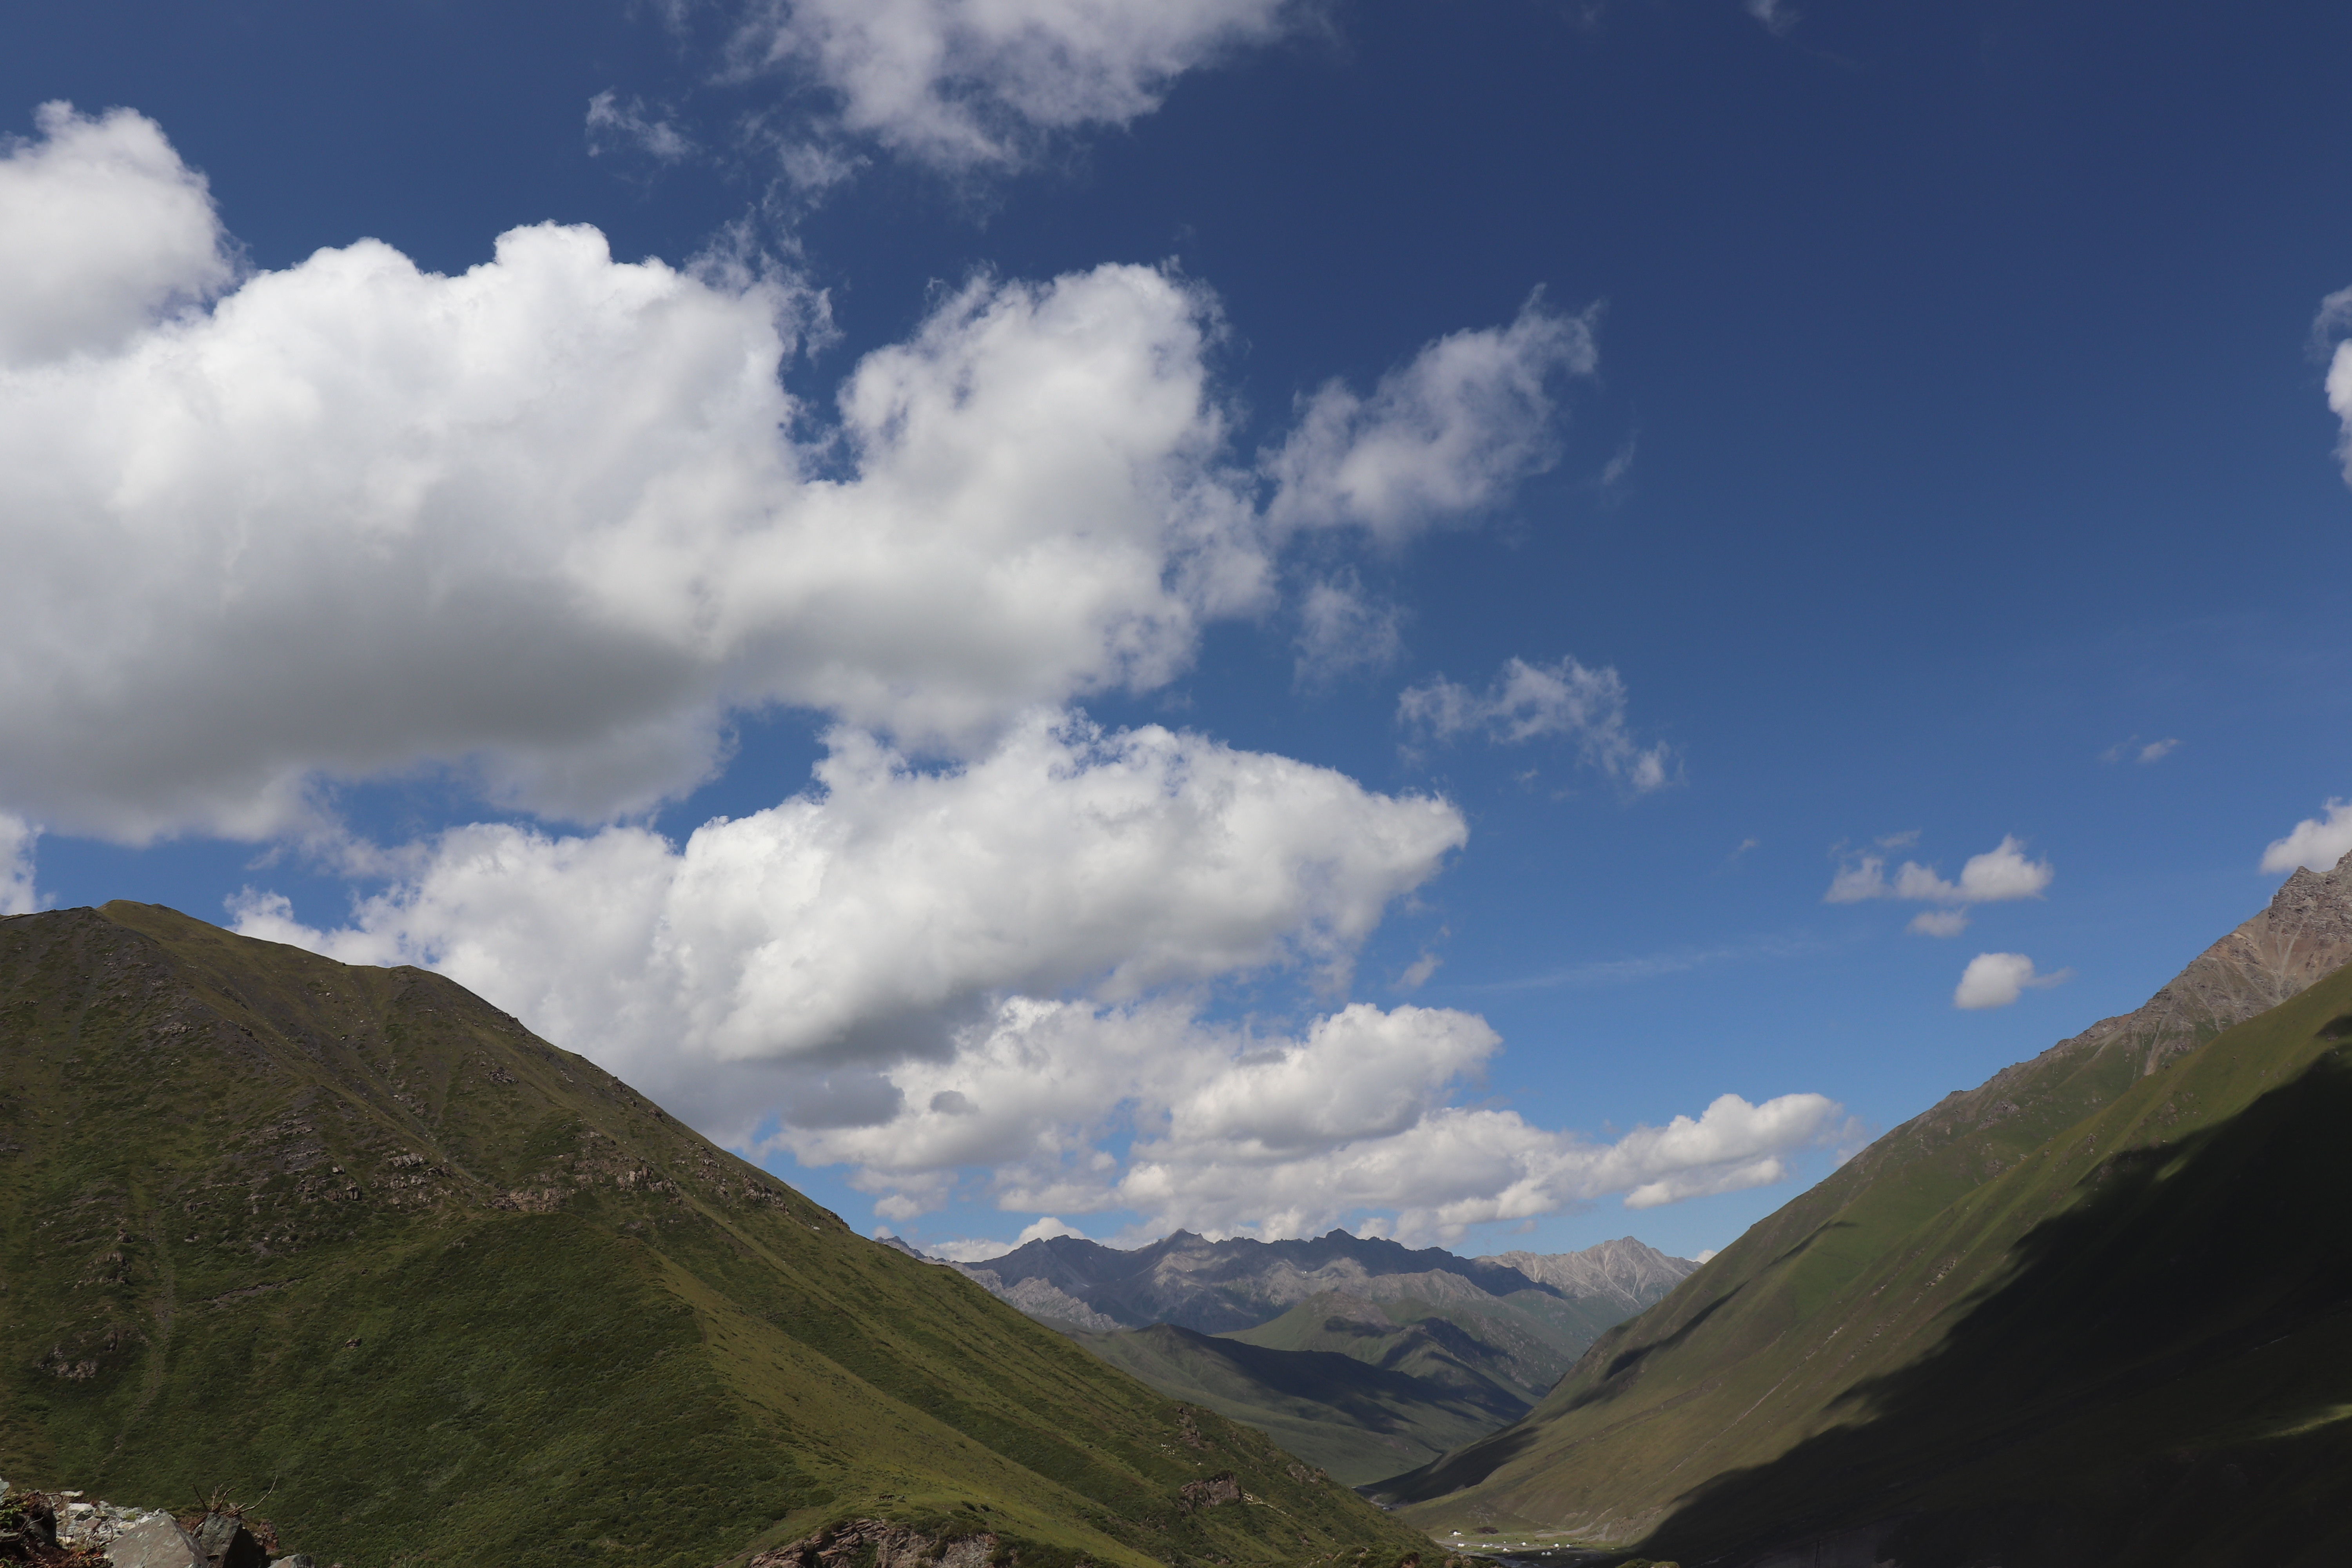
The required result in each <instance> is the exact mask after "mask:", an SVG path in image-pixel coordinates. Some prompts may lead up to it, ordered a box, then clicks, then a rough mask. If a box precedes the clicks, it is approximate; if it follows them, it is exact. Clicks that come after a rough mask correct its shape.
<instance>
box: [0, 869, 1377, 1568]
mask: <svg viewBox="0 0 2352 1568" xmlns="http://www.w3.org/2000/svg"><path fill="white" fill-rule="evenodd" d="M0 1100H5V1105H6V1107H7V1116H6V1119H5V1122H0V1346H5V1347H6V1352H7V1353H6V1354H5V1356H0V1474H5V1475H6V1476H7V1477H8V1478H9V1479H10V1480H12V1481H14V1482H16V1483H18V1484H20V1485H26V1484H32V1485H43V1484H47V1485H63V1486H72V1487H79V1488H82V1489H88V1490H90V1491H92V1492H94V1493H102V1494H104V1495H107V1496H110V1497H111V1498H113V1499H115V1500H120V1501H126V1502H134V1503H136V1502H143V1503H149V1504H163V1503H173V1502H177V1501H181V1500H189V1499H193V1498H194V1497H196V1496H198V1495H200V1494H206V1493H210V1492H212V1491H214V1490H215V1489H225V1490H226V1492H227V1493H229V1494H230V1495H231V1496H233V1497H237V1498H242V1499H247V1500H251V1499H255V1498H258V1497H260V1496H261V1495H262V1494H263V1493H264V1492H268V1493H269V1502H268V1512H269V1513H270V1514H271V1516H272V1517H273V1518H275V1519H276V1520H277V1521H278V1522H279V1524H280V1526H281V1528H282V1529H283V1530H284V1531H285V1534H286V1537H287V1539H288V1540H289V1541H292V1542H297V1543H299V1544H300V1545H301V1546H302V1547H303V1548H304V1549H306V1550H309V1551H311V1552H315V1553H317V1554H318V1555H320V1558H321V1560H322V1561H335V1560H339V1561H341V1562H342V1563H348V1564H350V1565H351V1568H380V1565H389V1564H393V1563H408V1564H423V1563H448V1564H465V1563H490V1562H495V1563H501V1564H512V1565H520V1568H527V1565H531V1564H541V1563H558V1562H561V1563H579V1562H582V1561H590V1562H594V1561H613V1562H617V1563H633V1564H648V1565H651V1564H665V1565H678V1568H688V1565H693V1568H700V1565H703V1564H713V1563H719V1562H721V1561H740V1560H742V1559H743V1558H745V1557H748V1556H749V1555H750V1554H751V1551H752V1550H753V1549H754V1548H756V1547H760V1546H763V1545H767V1544H772V1543H775V1542H782V1541H784V1540H789V1539H793V1538H796V1537H798V1536H800V1535H803V1534H805V1533H808V1532H809V1531H812V1530H814V1529H815V1528H817V1527H820V1526H822V1525H824V1524H826V1523H828V1522H830V1521H837V1520H844V1519H850V1518H861V1517H871V1518H888V1519H896V1520H901V1521H910V1522H915V1523H919V1524H922V1525H924V1526H925V1527H926V1528H929V1529H932V1530H933V1531H934V1532H935V1533H941V1534H970V1533H975V1532H977V1531H982V1530H985V1531H990V1532H992V1533H995V1534H996V1535H998V1536H999V1537H1000V1539H1001V1540H1003V1542H1007V1543H1008V1544H1010V1545H1013V1546H1015V1547H1017V1549H1018V1550H1019V1551H1020V1553H1021V1560H1022V1561H1023V1562H1024V1563H1042V1564H1050V1563H1056V1562H1063V1563H1067V1562H1075V1561H1076V1560H1078V1559H1081V1558H1084V1559H1088V1560H1091V1561H1094V1562H1097V1563H1105V1564H1109V1563H1127V1564H1135V1565H1137V1568H1140V1565H1141V1564H1143V1563H1147V1562H1150V1561H1160V1562H1168V1563H1211V1562H1222V1561H1227V1560H1230V1561H1232V1562H1235V1563H1277V1562H1301V1561H1310V1560H1315V1559H1318V1558H1324V1557H1328V1556H1331V1555H1333V1554H1344V1555H1346V1556H1348V1557H1349V1559H1351V1560H1352V1559H1353V1558H1354V1557H1355V1556H1356V1555H1357V1554H1358V1553H1359V1552H1370V1553H1372V1554H1373V1559H1374V1560H1375V1561H1378V1560H1387V1561H1393V1560H1395V1558H1396V1557H1398V1556H1399V1555H1401V1554H1402V1553H1405V1552H1411V1551H1412V1550H1413V1549H1414V1548H1415V1547H1416V1545H1417V1544H1419V1543H1420V1542H1419V1538H1417V1537H1416V1536H1414V1535H1412V1534H1411V1533H1409V1532H1407V1531H1404V1530H1402V1529H1401V1528H1400V1527H1399V1526H1398V1525H1397V1524H1395V1523H1394V1522H1392V1521H1389V1520H1387V1519H1384V1518H1383V1517H1381V1515H1380V1514H1379V1513H1377V1512H1376V1511H1374V1510H1370V1509H1369V1508H1367V1507H1366V1506H1365V1505H1363V1504H1362V1503H1361V1502H1360V1501H1359V1500H1357V1499H1356V1498H1354V1497H1353V1496H1351V1495H1350V1494H1349V1493H1348V1492H1347V1491H1346V1490H1345V1489H1343V1488H1340V1487H1338V1486H1335V1485H1333V1484H1332V1483H1330V1482H1329V1481H1328V1480H1327V1479H1321V1478H1318V1477H1317V1476H1316V1475H1315V1474H1314V1473H1313V1472H1312V1471H1311V1470H1310V1469H1308V1468H1307V1467H1305V1466H1302V1465H1299V1464H1298V1463H1297V1462H1296V1461H1295V1460H1293V1459H1292V1458H1290V1457H1288V1456H1287V1455H1285V1454H1283V1453H1282V1452H1281V1451H1279V1450H1278V1449H1276V1448H1275V1447H1273V1446H1272V1445H1271V1444H1269V1443H1268V1442H1267V1441H1266V1440H1265V1438H1264V1437H1263V1436H1260V1435H1258V1434H1257V1433H1255V1432H1252V1431H1249V1430H1247V1429H1244V1428H1242V1427H1238V1426H1234V1425H1233V1424H1231V1423H1229V1422H1226V1421H1224V1420H1223V1419H1222V1418H1220V1417H1218V1416H1216V1415H1213V1414H1212V1413H1210V1412H1207V1411H1203V1410H1197V1409H1192V1408H1190V1407H1187V1406H1184V1405H1179V1404H1176V1403H1173V1402H1171V1401H1169V1400H1166V1399H1162V1398H1160V1397H1159V1396H1158V1395H1156V1394H1152V1393H1151V1392H1150V1391H1149V1390H1148V1389H1146V1388H1144V1387H1143V1386H1142V1385H1140V1384H1138V1383H1136V1382H1135V1381H1134V1380H1133V1379H1131V1378H1129V1377H1128V1376H1127V1375H1125V1374H1124V1373H1119V1372H1118V1371H1116V1370H1114V1369H1112V1368H1110V1367H1108V1366H1107V1365H1105V1364H1104V1363H1102V1362H1101V1361H1100V1360H1099V1359H1097V1358H1096V1357H1094V1356H1092V1355H1089V1354H1087V1353H1086V1352H1083V1351H1082V1350H1080V1349H1078V1348H1077V1347H1076V1346H1075V1345H1072V1344H1070V1343H1069V1342H1067V1341H1066V1340H1065V1339H1063V1338H1062V1337H1061V1336H1059V1335H1057V1334H1055V1333H1053V1332H1051V1331H1047V1330H1045V1329H1043V1328H1041V1327H1039V1326H1038V1325H1036V1324H1034V1323H1032V1322H1031V1321H1028V1320H1026V1319H1024V1318H1023V1317H1022V1316H1021V1315H1020V1314H1018V1313H1016V1312H1014V1311H1013V1310H1010V1309H1008V1308H1006V1307H1004V1306H1003V1305H1002V1304H1001V1303H999V1302H997V1301H995V1300H992V1298H991V1297H989V1296H988V1294H987V1293H986V1292H985V1291H983V1290H982V1289H979V1288H978V1287H976V1286H974V1285H972V1284H971V1282H970V1281H968V1280H965V1279H961V1278H959V1277H958V1276H956V1275H955V1274H954V1273H953V1272H952V1271H950V1270H948V1269H944V1268H933V1267H930V1266H928V1265H926V1264H923V1263H920V1262H918V1261H916V1260H914V1259H912V1258H907V1257H904V1256H902V1255H900V1254H898V1253H896V1252H893V1251H891V1250H889V1249H887V1248H884V1247H877V1246H876V1245H874V1244H873V1243H871V1242H869V1241H867V1240H866V1239H864V1238H862V1237H858V1236H856V1235H855V1234H854V1233H852V1232H851V1231H849V1230H848V1229H847V1227H845V1226H844V1225H843V1224H842V1223H841V1221H840V1220H839V1219H837V1218H836V1217H835V1216H834V1215H830V1214H828V1213H826V1212H825V1211H824V1210H823V1209H820V1208H818V1207H817V1206H815V1205H813V1204H811V1203H809V1202H808V1201H807V1200H806V1199H804V1198H803V1197H802V1196H801V1195H800V1194H797V1193H794V1192H793V1191H792V1190H791V1189H789V1188H788V1187H785V1186H783V1185H782V1184H780V1183H778V1182H776V1181H775V1180H774V1179H773V1178H772V1177H769V1176H767V1175H766V1174H764V1173H761V1172H760V1171H758V1170H757V1169H755V1168H754V1167H752V1166H751V1165H748V1164H746V1163H743V1162H741V1161H740V1160H737V1159H735V1158H734V1157H732V1156H730V1155H729V1154H727V1153H725V1152H722V1151H720V1150H718V1149H716V1148H714V1147H713V1146H711V1145H710V1144H709V1143H708V1142H705V1141H703V1140H702V1139H700V1138H699V1137H698V1136H696V1135H695V1134H694V1133H692V1132H691V1131H688V1130H687V1129H685V1128H683V1127H680V1126H679V1125H677V1122H675V1121H672V1120H671V1119H670V1118H668V1117H667V1116H666V1115H665V1114H664V1113H663V1112H662V1111H661V1110H660V1109H659V1108H658V1107H656V1106H655V1105H653V1104H652V1103H651V1102H649V1101H647V1100H645V1099H643V1098H642V1097H641V1096H638V1095H636V1094H635V1093H634V1092H633V1091H631V1090H630V1089H628V1088H627V1087H626V1086H625V1085H624V1084H622V1083H620V1082H619V1081H618V1080H616V1079H613V1078H612V1077H610V1076H609V1075H607V1074H605V1073H604V1072H602V1071H600V1070H599V1069H598V1068H595V1067H593V1065H591V1064H590V1063H588V1062H587V1061H585V1060H584V1059H583V1058H579V1057H576V1056H572V1055H571V1054H569V1053H567V1052H564V1051H561V1050H558V1049H556V1048H554V1047H551V1046H549V1045H547V1044H546V1043H544V1042H542V1041H540V1040H538V1039H535V1038H534V1037H531V1036H530V1034H529V1033H528V1032H526V1031H525V1030H524V1029H522V1028H521V1026H520V1025H518V1024H517V1023H516V1022H515V1021H514V1020H513V1019H511V1018H509V1017H508V1016H505V1015H503V1014H501V1013H499V1012H498V1011H497V1010H496V1009H494V1008H491V1007H490V1006H488V1005H487V1004H485V1003H483V1002H481V1001H480V1000H479V999H478V998H476V997H473V996H471V995H469V994H467V993H466V992H464V991H463V990H461V989H459V988H458V987H457V986H456V985H454V984H450V983H449V982H447V981H446V980H443V979H440V978H439V977H437V976H436V975H433V974H430V973H425V972H422V971H418V970H415V969H397V970H378V969H353V968H348V967H345V966H343V965H340V964H336V963H330V962H328V961H326V960H323V959H320V958H318V957H316V956H314V955H312V954H309V953H306V952H299V951H298V950H295V949H291V948H285V947H279V946H276V945H273V944H269V943H264V942H253V941H249V940H247V939H244V938H240V937H236V936H233V935H230V934H228V933H226V932H224V931H217V930H215V929H214V928H212V927H209V926H205V925H204V924H202V923H201V922H198V921H192V920H188V919H187V918H185V917H184V916H181V915H178V914H176V913H174V912H173V911H170V910H162V909H157V908H152V907H148V906H140V905H127V904H114V905H109V906H108V907H107V908H106V910H103V911H98V910H65V911H58V912H53V913H47V914H38V915H26V916H18V917H15V918H12V919H7V920H5V921H0ZM1225 1471H1231V1472H1233V1473H1234V1475H1235V1476H1236V1477H1237V1478H1238V1480H1239V1484H1240V1488H1241V1489H1242V1490H1243V1491H1244V1492H1245V1493H1246V1494H1247V1500H1242V1501H1235V1502H1232V1503H1228V1504H1224V1505H1223V1506H1212V1507H1202V1506H1199V1505H1200V1503H1201V1501H1202V1494H1201V1492H1200V1490H1199V1489H1195V1493H1194V1495H1193V1496H1192V1498H1190V1499H1188V1498H1187V1497H1186V1495H1185V1494H1184V1492H1183V1488H1184V1487H1185V1486H1186V1485H1187V1483H1190V1482H1192V1481H1196V1480H1202V1479H1207V1478H1210V1477H1213V1476H1214V1475H1217V1474H1220V1473H1222V1472H1225Z"/></svg>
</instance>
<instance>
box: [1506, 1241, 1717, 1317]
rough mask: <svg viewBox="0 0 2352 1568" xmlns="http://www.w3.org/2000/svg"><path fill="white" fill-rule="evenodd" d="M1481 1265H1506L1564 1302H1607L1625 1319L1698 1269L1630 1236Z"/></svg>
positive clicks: (1516, 1255) (1514, 1255) (1511, 1255)
mask: <svg viewBox="0 0 2352 1568" xmlns="http://www.w3.org/2000/svg"><path fill="white" fill-rule="evenodd" d="M1481 1261H1482V1262H1486V1263H1501V1264H1506V1265H1507V1266H1509V1267H1510V1268H1516V1269H1517V1270H1518V1271H1519V1272H1520V1273H1522V1274H1524V1275H1526V1276H1527V1277H1528V1279H1534V1280H1537V1281H1538V1282H1540V1283H1542V1284H1546V1285H1549V1286H1552V1287H1553V1288H1555V1289H1559V1290H1561V1291H1564V1292H1566V1293H1567V1294H1569V1295H1570V1296H1580V1297H1584V1298H1587V1299H1589V1300H1602V1301H1609V1302H1612V1303H1613V1304H1615V1305H1617V1306H1620V1307H1622V1308H1624V1310H1626V1311H1627V1312H1628V1313H1629V1314H1630V1313H1633V1312H1638V1311H1640V1310H1642V1309H1643V1308H1644V1307H1646V1306H1648V1305H1649V1304H1650V1303H1651V1302H1653V1301H1655V1300H1660V1299H1661V1298H1663V1297H1664V1295H1665V1293H1666V1292H1667V1291H1669V1290H1671V1289H1674V1288H1675V1286H1677V1285H1679V1284H1681V1283H1682V1282H1683V1280H1684V1279H1686V1278H1688V1277H1689V1276H1690V1275H1692V1274H1694V1273H1696V1272H1697V1269H1698V1265H1697V1264H1696V1263H1694V1262H1692V1261H1691V1260H1690V1259H1689V1258H1670V1257H1668V1256H1667V1255H1666V1254H1664V1253H1663V1252H1660V1251H1659V1250H1658V1249H1657V1248H1656V1247H1650V1246H1647V1245H1645V1244H1643V1243H1642V1242H1639V1241H1636V1240H1635V1239H1633V1237H1630V1236H1622V1237H1618V1238H1617V1239H1616V1240H1614V1241H1604V1242H1601V1244H1600V1245H1599V1246H1597V1247H1586V1248H1585V1249H1584V1250H1583V1251H1581V1252H1550V1253H1544V1252H1503V1253H1497V1254H1496V1255H1495V1256H1493V1257H1491V1258H1483V1259H1481Z"/></svg>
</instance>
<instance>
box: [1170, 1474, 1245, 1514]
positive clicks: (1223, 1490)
mask: <svg viewBox="0 0 2352 1568" xmlns="http://www.w3.org/2000/svg"><path fill="white" fill-rule="evenodd" d="M1241 1500H1242V1484H1241V1482H1239V1481H1237V1480H1235V1479H1234V1473H1233V1471H1231V1470H1227V1471H1225V1472H1224V1473H1223V1475H1216V1476H1203V1477H1202V1478H1201V1479H1199V1480H1197V1481H1186V1482H1185V1483H1184V1485H1183V1486H1182V1488H1181V1489H1179V1491H1178V1493H1177V1497H1176V1506H1177V1508H1178V1509H1180V1510H1182V1511H1183V1512H1185V1513H1198V1512H1200V1511H1201V1510H1202V1509H1204V1508H1222V1507H1223V1506H1224V1505H1225V1504H1226V1503H1229V1502H1239V1501H1241Z"/></svg>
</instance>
